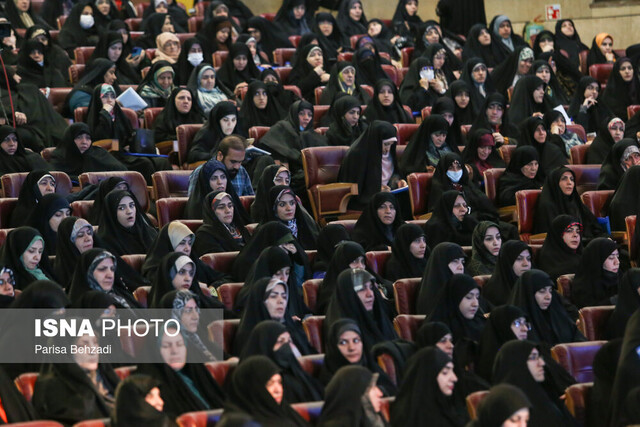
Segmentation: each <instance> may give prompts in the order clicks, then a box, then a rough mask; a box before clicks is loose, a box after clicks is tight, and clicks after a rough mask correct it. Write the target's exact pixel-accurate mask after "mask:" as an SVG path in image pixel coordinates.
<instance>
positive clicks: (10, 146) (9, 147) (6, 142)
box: [0, 133, 55, 193]
mask: <svg viewBox="0 0 640 427" xmlns="http://www.w3.org/2000/svg"><path fill="white" fill-rule="evenodd" d="M0 148H2V150H3V151H4V152H5V153H7V154H8V155H9V156H13V155H14V154H16V151H17V150H18V137H16V134H15V133H10V134H9V135H7V137H6V138H5V139H3V140H2V142H0ZM54 189H55V188H54ZM52 193H53V191H52Z"/></svg>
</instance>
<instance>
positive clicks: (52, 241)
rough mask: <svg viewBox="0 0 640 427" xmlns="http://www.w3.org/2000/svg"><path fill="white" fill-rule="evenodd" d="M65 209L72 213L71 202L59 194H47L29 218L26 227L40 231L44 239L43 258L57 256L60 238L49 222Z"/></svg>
mask: <svg viewBox="0 0 640 427" xmlns="http://www.w3.org/2000/svg"><path fill="white" fill-rule="evenodd" d="M63 209H67V212H68V213H71V207H70V206H69V202H68V201H67V199H66V198H65V197H64V196H61V195H60V194H57V193H51V194H45V195H44V196H43V197H42V198H41V199H40V201H39V202H38V204H37V205H36V206H35V208H34V209H33V210H32V211H31V213H30V214H29V218H27V223H26V225H28V226H30V227H33V228H35V229H36V230H38V232H39V233H40V235H41V236H42V237H43V238H44V252H43V253H42V255H43V256H49V255H55V253H56V243H57V241H58V236H57V232H56V231H53V229H52V228H51V225H49V220H50V219H51V217H53V216H54V215H55V214H56V213H57V212H58V211H60V210H63Z"/></svg>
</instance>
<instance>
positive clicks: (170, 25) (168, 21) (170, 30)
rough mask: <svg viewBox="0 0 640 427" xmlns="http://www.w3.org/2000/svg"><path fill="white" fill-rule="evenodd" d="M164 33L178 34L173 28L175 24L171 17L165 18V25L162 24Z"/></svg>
mask: <svg viewBox="0 0 640 427" xmlns="http://www.w3.org/2000/svg"><path fill="white" fill-rule="evenodd" d="M159 13H166V12H159ZM162 32H163V33H175V32H176V30H175V28H173V23H172V22H171V17H170V16H169V15H167V17H166V18H164V24H162Z"/></svg>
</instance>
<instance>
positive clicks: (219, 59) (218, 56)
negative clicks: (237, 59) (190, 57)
mask: <svg viewBox="0 0 640 427" xmlns="http://www.w3.org/2000/svg"><path fill="white" fill-rule="evenodd" d="M228 56H229V52H227V51H226V50H218V51H216V52H213V66H214V68H219V67H221V66H222V64H223V63H224V61H226V60H227V57H228Z"/></svg>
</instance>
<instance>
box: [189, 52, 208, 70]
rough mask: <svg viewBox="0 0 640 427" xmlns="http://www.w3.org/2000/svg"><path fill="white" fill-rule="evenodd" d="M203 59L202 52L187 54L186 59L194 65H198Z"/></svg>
mask: <svg viewBox="0 0 640 427" xmlns="http://www.w3.org/2000/svg"><path fill="white" fill-rule="evenodd" d="M203 59H204V56H202V52H192V53H190V54H188V55H187V61H189V63H190V64H191V65H193V66H194V67H197V66H198V65H200V63H201V62H202V60H203Z"/></svg>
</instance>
